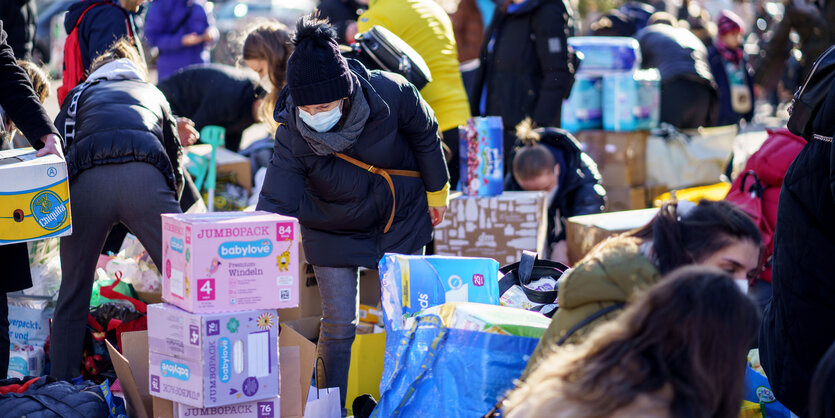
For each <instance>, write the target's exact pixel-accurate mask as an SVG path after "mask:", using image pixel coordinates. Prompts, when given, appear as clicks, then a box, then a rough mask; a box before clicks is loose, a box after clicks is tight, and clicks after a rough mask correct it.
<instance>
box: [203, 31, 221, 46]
mask: <svg viewBox="0 0 835 418" xmlns="http://www.w3.org/2000/svg"><path fill="white" fill-rule="evenodd" d="M219 35H220V34H219V33H218V31H217V29H216V28H208V29H206V31H205V32H203V42H206V43H212V42H214V41H215V39H217V38H218V37H219Z"/></svg>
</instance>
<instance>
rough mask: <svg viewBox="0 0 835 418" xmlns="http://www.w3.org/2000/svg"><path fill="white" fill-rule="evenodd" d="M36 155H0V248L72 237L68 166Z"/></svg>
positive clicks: (52, 157) (14, 152)
mask: <svg viewBox="0 0 835 418" xmlns="http://www.w3.org/2000/svg"><path fill="white" fill-rule="evenodd" d="M36 153H37V151H35V150H33V149H31V148H23V149H15V150H8V151H0V178H2V179H4V181H2V182H0V245H4V244H13V243H16V242H24V241H34V240H39V239H44V238H49V237H59V236H63V235H69V234H71V233H72V221H71V216H70V186H69V179H68V176H67V163H66V162H65V161H64V160H62V159H61V158H60V157H58V156H55V155H47V156H44V157H40V158H36V157H35V154H36Z"/></svg>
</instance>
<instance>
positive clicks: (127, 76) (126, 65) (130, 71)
mask: <svg viewBox="0 0 835 418" xmlns="http://www.w3.org/2000/svg"><path fill="white" fill-rule="evenodd" d="M93 80H139V81H144V80H145V74H144V73H143V72H142V70H140V69H139V67H137V66H136V64H134V63H133V62H132V61H131V60H129V59H127V58H120V59H117V60H115V61H111V62H108V63H107V64H104V65H102V66H101V67H99V69H97V70H96V71H93V73H92V74H90V76H89V77H87V81H93Z"/></svg>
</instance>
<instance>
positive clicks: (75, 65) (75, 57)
mask: <svg viewBox="0 0 835 418" xmlns="http://www.w3.org/2000/svg"><path fill="white" fill-rule="evenodd" d="M101 4H109V5H111V6H113V7H119V6H117V5H115V4H113V3H110V2H108V1H100V2H97V3H93V4H91V5H90V6H89V7H87V8H86V9H84V12H82V13H81V16H79V17H78V20H77V21H76V22H75V26H73V28H72V31H70V34H69V35H67V40H66V41H65V42H64V66H63V68H64V71H63V73H62V75H61V78H62V84H61V86H59V87H58V106H61V105H63V104H64V99H66V98H67V95H68V94H70V90H72V89H73V88H74V87H75V86H77V85H79V84H80V83H81V82H82V81H84V80H85V79H87V77H86V76H85V74H84V60H83V59H82V57H81V45H80V44H79V43H78V25H80V24H81V20H82V19H84V15H86V14H87V12H89V11H90V9H92V8H94V7H96V6H98V5H101ZM125 23H126V24H127V27H128V35H129V36H130V37H131V38H133V31H132V30H131V29H130V23H129V22H128V21H127V15H126V16H125Z"/></svg>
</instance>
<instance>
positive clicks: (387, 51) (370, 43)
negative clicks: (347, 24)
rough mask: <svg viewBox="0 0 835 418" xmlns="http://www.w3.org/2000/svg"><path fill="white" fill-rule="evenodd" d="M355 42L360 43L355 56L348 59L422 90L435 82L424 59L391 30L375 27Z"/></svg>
mask: <svg viewBox="0 0 835 418" xmlns="http://www.w3.org/2000/svg"><path fill="white" fill-rule="evenodd" d="M355 39H356V40H357V42H356V43H355V44H353V45H351V52H349V53H347V54H344V55H347V56H348V57H350V58H355V59H357V60H358V61H359V62H361V63H363V65H365V66H366V67H368V68H370V69H375V70H383V71H389V72H392V73H397V74H400V75H402V76H403V77H406V80H409V82H410V83H412V84H414V86H415V87H416V88H417V89H418V90H420V89H422V88H423V87H424V86H426V85H427V84H429V83H430V82H431V81H432V73H431V72H430V71H429V66H427V65H426V61H424V60H423V57H421V56H420V54H418V53H417V52H416V51H415V50H414V49H412V47H411V46H409V44H407V43H406V42H405V41H403V40H402V39H400V37H398V36H397V35H395V34H394V33H392V32H391V31H389V30H388V29H386V28H384V27H382V26H378V25H374V26H372V27H371V29H369V30H368V32H365V33H360V34H357V35H356V37H355Z"/></svg>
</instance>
